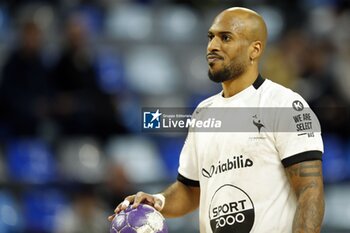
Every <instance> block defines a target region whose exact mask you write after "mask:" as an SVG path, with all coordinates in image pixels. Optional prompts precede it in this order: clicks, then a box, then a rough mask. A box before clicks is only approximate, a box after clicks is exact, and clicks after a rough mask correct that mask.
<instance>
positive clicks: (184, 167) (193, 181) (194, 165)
mask: <svg viewBox="0 0 350 233" xmlns="http://www.w3.org/2000/svg"><path fill="white" fill-rule="evenodd" d="M194 137H195V133H194V132H192V131H189V132H188V134H187V138H186V140H185V143H184V146H183V147H182V151H181V154H180V162H179V169H178V176H177V180H178V181H180V182H182V183H183V184H185V185H187V186H194V187H199V178H198V162H197V156H196V147H195V142H194V140H195V138H194Z"/></svg>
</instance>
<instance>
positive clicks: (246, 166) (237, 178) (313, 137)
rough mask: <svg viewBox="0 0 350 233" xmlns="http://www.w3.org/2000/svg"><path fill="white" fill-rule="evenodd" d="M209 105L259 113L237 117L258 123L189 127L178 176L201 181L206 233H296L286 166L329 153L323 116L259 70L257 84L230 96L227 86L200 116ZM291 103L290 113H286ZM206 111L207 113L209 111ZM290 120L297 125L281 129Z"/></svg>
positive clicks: (202, 226)
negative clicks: (325, 146)
mask: <svg viewBox="0 0 350 233" xmlns="http://www.w3.org/2000/svg"><path fill="white" fill-rule="evenodd" d="M202 108H203V109H212V108H218V109H224V108H230V109H234V108H237V109H238V108H239V109H242V108H246V109H250V110H251V109H253V111H255V110H256V111H257V112H256V113H254V112H253V113H252V115H251V116H249V117H247V118H245V119H239V118H237V117H235V116H234V115H233V116H232V117H231V116H229V117H231V118H232V121H235V122H240V121H242V122H243V121H244V122H248V123H249V124H250V125H251V127H252V129H254V130H247V131H244V132H237V131H225V130H222V131H219V130H214V131H210V132H196V130H190V131H189V133H188V136H187V139H186V142H185V144H184V146H183V149H182V152H181V155H180V165H179V169H178V172H179V174H178V180H179V181H180V182H182V183H184V184H186V185H189V186H199V187H200V209H199V215H200V232H201V233H215V232H220V233H232V232H239V233H271V232H273V233H291V232H292V223H293V218H294V214H295V210H296V205H297V200H296V196H295V193H294V191H293V190H292V188H291V185H290V183H289V182H288V179H287V176H286V172H285V167H288V166H291V165H293V164H296V163H299V162H302V161H307V160H317V159H319V160H320V159H321V158H322V153H323V143H322V138H321V132H320V130H319V129H318V130H313V129H315V128H317V126H318V128H319V122H318V120H317V118H316V116H315V115H314V114H313V112H312V111H311V110H310V108H309V107H308V104H307V103H306V102H305V100H304V99H303V98H302V97H301V96H300V95H298V94H297V93H295V92H293V91H291V90H290V89H287V88H285V87H282V86H280V85H279V84H276V83H274V82H272V81H270V80H268V79H263V78H262V77H261V76H260V75H259V76H258V78H257V79H256V81H255V82H254V83H253V85H251V86H249V87H248V88H246V89H245V90H243V91H241V92H239V93H238V94H236V95H234V96H232V97H230V98H224V97H223V96H222V92H221V93H219V94H217V95H214V96H212V97H210V98H208V99H206V100H204V101H203V102H201V103H200V104H199V105H198V107H197V109H199V111H195V112H194V113H193V117H196V114H197V113H198V114H199V115H200V114H201V111H200V109H202ZM261 109H273V110H271V111H270V110H267V111H265V112H264V111H260V110H261ZM284 110H286V112H287V114H282V113H281V112H282V111H284ZM266 112H269V113H266ZM230 113H231V112H230ZM200 117H202V118H203V120H204V118H205V114H202V115H201V116H200ZM248 118H249V119H248ZM285 125H288V126H289V127H291V128H295V131H293V130H290V131H288V130H280V128H283V127H285Z"/></svg>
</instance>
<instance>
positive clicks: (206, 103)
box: [197, 92, 221, 108]
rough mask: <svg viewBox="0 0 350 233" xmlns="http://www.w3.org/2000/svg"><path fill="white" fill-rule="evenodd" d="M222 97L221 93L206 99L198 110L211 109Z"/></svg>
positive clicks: (198, 106) (199, 105)
mask: <svg viewBox="0 0 350 233" xmlns="http://www.w3.org/2000/svg"><path fill="white" fill-rule="evenodd" d="M220 95H221V92H220V93H218V94H215V95H213V96H210V97H208V98H206V99H205V100H203V101H202V102H200V103H199V104H198V105H197V108H205V107H210V106H211V105H212V104H213V103H214V102H215V100H216V99H217V98H218V97H219V96H220Z"/></svg>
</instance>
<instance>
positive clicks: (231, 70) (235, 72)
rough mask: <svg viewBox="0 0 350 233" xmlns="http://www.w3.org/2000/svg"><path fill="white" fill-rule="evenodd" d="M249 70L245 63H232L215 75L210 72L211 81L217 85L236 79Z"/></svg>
mask: <svg viewBox="0 0 350 233" xmlns="http://www.w3.org/2000/svg"><path fill="white" fill-rule="evenodd" d="M246 70H247V64H245V63H244V62H243V61H231V63H230V64H229V65H226V66H224V67H223V68H222V69H221V70H219V71H217V72H215V73H213V72H211V71H210V70H208V76H209V79H210V80H211V81H213V82H216V83H222V82H225V81H228V80H233V79H236V78H237V77H239V76H241V75H242V74H243V73H244V72H245V71H246Z"/></svg>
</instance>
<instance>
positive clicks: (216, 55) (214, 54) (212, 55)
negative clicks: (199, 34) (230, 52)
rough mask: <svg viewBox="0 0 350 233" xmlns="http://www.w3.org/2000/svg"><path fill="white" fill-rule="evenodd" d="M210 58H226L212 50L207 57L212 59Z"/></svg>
mask: <svg viewBox="0 0 350 233" xmlns="http://www.w3.org/2000/svg"><path fill="white" fill-rule="evenodd" d="M210 58H216V59H224V58H223V57H222V56H220V55H219V54H217V53H215V52H210V53H208V54H207V59H210Z"/></svg>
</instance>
